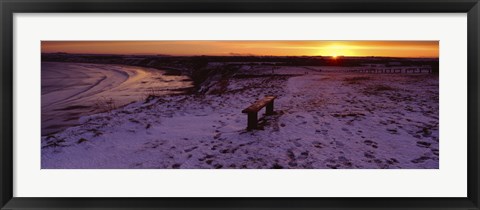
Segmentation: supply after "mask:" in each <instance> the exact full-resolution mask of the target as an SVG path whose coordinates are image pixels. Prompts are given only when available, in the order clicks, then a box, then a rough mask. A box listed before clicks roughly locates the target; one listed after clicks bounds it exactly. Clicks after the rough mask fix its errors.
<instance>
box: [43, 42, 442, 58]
mask: <svg viewBox="0 0 480 210" xmlns="http://www.w3.org/2000/svg"><path fill="white" fill-rule="evenodd" d="M41 44H42V46H41V47H42V48H41V50H42V53H55V52H65V53H81V54H153V55H155V54H164V55H186V56H187V55H220V56H231V55H257V56H332V57H334V58H337V57H338V56H377V57H428V58H438V56H439V42H438V41H42V43H41Z"/></svg>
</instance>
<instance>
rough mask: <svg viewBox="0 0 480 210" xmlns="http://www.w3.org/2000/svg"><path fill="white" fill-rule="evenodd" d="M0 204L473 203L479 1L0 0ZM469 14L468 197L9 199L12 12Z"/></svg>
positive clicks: (292, 206) (362, 206)
mask: <svg viewBox="0 0 480 210" xmlns="http://www.w3.org/2000/svg"><path fill="white" fill-rule="evenodd" d="M0 7H1V26H0V27H1V28H0V30H1V34H0V36H1V43H0V45H1V49H2V53H1V57H0V63H1V67H2V68H1V74H0V75H1V76H0V77H1V80H0V81H1V85H0V88H1V90H0V99H1V105H0V106H1V112H0V118H1V120H0V123H1V129H0V136H1V144H0V159H1V165H0V186H1V192H0V206H1V209H67V208H76V209H373V208H376V209H479V193H478V192H479V182H478V180H479V178H480V177H479V162H478V160H479V155H478V153H479V152H480V148H479V144H478V137H479V135H478V134H479V129H478V128H479V127H478V119H479V111H478V110H479V103H478V102H479V97H478V96H479V93H480V92H479V81H480V78H479V74H478V71H479V65H478V63H479V60H480V58H479V55H480V54H479V27H478V26H479V13H480V6H479V3H478V0H404V1H399V0H383V1H378V0H337V1H331V0H230V1H222V0H140V1H136V0H84V1H78V0H72V1H67V0H37V1H34V0H0ZM129 12H135V13H157V12H159V13H203V12H209V13H259V12H262V13H263V12H265V13H280V12H282V13H283V12H287V13H307V12H308V13H324V12H328V13H344V12H345V13H351V12H355V13H364V12H365V13H420V12H421V13H467V14H468V163H467V165H468V177H467V179H468V180H467V181H468V196H467V197H466V198H413V197H411V198H25V197H21V198H17V197H13V182H14V179H15V177H14V176H13V139H14V138H13V137H14V136H13V122H14V120H15V119H13V114H12V113H13V110H14V109H15V106H14V104H13V40H14V37H13V15H14V13H129Z"/></svg>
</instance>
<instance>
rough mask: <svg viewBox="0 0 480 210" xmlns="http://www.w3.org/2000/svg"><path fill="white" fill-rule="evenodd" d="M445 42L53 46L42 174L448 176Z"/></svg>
mask: <svg viewBox="0 0 480 210" xmlns="http://www.w3.org/2000/svg"><path fill="white" fill-rule="evenodd" d="M439 123H440V122H439V42H438V41H436V40H418V41H403V40H391V41H383V40H382V41H362V40H351V41H348V40H341V41H337V40H285V41H268V40H261V41H260V40H258V41H254V40H248V41H246V40H232V41H225V40H222V41H194V40H192V41H161V40H158V41H135V40H130V41H83V40H73V41H59V40H58V41H57V40H48V41H47V40H45V41H42V42H41V136H40V141H41V148H39V149H40V150H41V168H42V169H329V170H331V169H439V157H440V152H439V144H440V139H439Z"/></svg>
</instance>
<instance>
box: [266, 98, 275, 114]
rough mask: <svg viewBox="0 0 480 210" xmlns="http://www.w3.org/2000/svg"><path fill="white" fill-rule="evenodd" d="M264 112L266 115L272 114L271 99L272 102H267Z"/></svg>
mask: <svg viewBox="0 0 480 210" xmlns="http://www.w3.org/2000/svg"><path fill="white" fill-rule="evenodd" d="M265 114H266V115H272V114H273V100H272V102H270V103H268V104H267V107H266V111H265Z"/></svg>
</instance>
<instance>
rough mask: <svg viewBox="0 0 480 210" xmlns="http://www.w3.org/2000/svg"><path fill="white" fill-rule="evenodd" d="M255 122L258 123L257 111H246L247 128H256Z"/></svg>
mask: <svg viewBox="0 0 480 210" xmlns="http://www.w3.org/2000/svg"><path fill="white" fill-rule="evenodd" d="M257 124H258V120H257V113H256V112H250V113H248V126H247V129H255V128H257Z"/></svg>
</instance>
